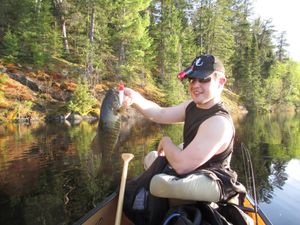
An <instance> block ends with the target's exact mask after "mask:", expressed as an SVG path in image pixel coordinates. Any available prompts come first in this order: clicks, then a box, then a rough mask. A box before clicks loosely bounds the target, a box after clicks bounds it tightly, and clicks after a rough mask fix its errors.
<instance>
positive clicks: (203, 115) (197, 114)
mask: <svg viewBox="0 0 300 225" xmlns="http://www.w3.org/2000/svg"><path fill="white" fill-rule="evenodd" d="M216 115H221V116H224V117H225V118H227V119H228V120H229V121H230V122H231V124H232V127H233V129H234V125H233V122H232V119H231V117H230V115H229V113H228V111H227V110H226V109H225V107H224V105H223V103H222V102H220V103H217V104H216V105H214V106H212V107H211V108H209V109H201V108H198V107H197V106H196V104H195V103H194V102H191V103H190V104H189V105H188V106H187V108H186V111H185V123H184V130H183V141H184V146H183V147H184V148H185V147H186V146H188V145H189V144H190V143H191V141H192V140H193V139H194V138H195V136H196V134H197V131H198V128H199V126H200V125H201V124H202V123H203V122H204V121H205V120H207V119H208V118H210V117H212V116H216ZM233 139H234V135H233V136H232V139H231V142H230V144H229V145H228V147H227V148H226V150H225V151H223V152H222V153H220V154H217V155H214V156H213V157H212V158H211V159H209V160H208V161H207V162H206V163H205V164H203V165H202V166H201V167H200V168H207V167H212V166H213V167H229V166H230V159H231V153H232V151H233Z"/></svg>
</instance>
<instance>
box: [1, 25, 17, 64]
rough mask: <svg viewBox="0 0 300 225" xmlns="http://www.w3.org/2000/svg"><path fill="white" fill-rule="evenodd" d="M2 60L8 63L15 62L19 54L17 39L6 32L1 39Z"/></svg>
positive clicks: (9, 32)
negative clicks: (2, 47) (2, 48)
mask: <svg viewBox="0 0 300 225" xmlns="http://www.w3.org/2000/svg"><path fill="white" fill-rule="evenodd" d="M3 46H4V55H5V56H4V59H6V60H7V61H9V62H15V61H16V59H17V57H18V54H19V44H18V38H17V36H16V35H15V34H13V33H12V32H11V30H8V31H7V32H6V33H5V35H4V37H3Z"/></svg>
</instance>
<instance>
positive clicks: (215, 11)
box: [0, 0, 300, 112]
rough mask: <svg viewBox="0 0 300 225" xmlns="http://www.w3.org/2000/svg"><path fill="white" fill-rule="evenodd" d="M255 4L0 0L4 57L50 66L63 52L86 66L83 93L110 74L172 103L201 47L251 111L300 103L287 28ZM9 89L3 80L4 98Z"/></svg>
mask: <svg viewBox="0 0 300 225" xmlns="http://www.w3.org/2000/svg"><path fill="white" fill-rule="evenodd" d="M252 4H253V0H252V1H251V0H152V1H151V0H22V1H19V0H1V9H0V60H1V62H3V63H15V64H18V63H22V64H26V65H33V66H34V67H36V68H44V69H45V70H47V69H48V70H51V68H50V66H49V61H50V60H51V59H53V58H59V59H63V60H65V61H68V62H70V63H73V64H76V65H80V66H81V67H82V68H83V70H80V71H81V72H78V77H77V79H78V82H80V83H82V85H80V86H79V87H81V90H77V92H80V91H81V92H84V91H86V90H88V91H89V90H92V89H93V88H94V87H95V84H99V83H102V82H106V81H110V82H116V83H119V82H124V83H126V85H128V86H139V87H141V88H145V89H147V88H148V90H156V91H158V92H160V93H163V95H161V96H163V98H164V102H165V104H176V103H178V102H180V101H182V100H183V99H184V98H186V96H187V93H186V86H185V84H184V83H181V82H179V81H178V80H177V76H176V75H177V74H178V72H179V71H181V70H182V69H184V68H186V67H187V66H189V65H190V63H191V62H192V60H193V59H194V58H195V56H197V55H199V54H204V53H208V54H213V55H215V56H217V57H218V58H220V59H221V60H222V61H223V62H224V64H225V68H226V76H227V78H228V82H227V89H229V90H230V91H232V92H234V93H236V94H238V95H239V97H240V100H241V101H242V102H243V104H244V106H245V107H246V108H247V110H248V111H256V112H257V111H259V112H269V111H275V110H278V109H285V110H286V109H292V110H297V108H299V106H300V82H299V80H300V67H299V62H296V61H294V60H292V59H291V58H290V57H289V55H288V51H287V47H288V43H287V39H286V33H285V32H284V31H277V30H276V29H275V27H274V26H273V25H272V21H271V20H262V19H261V18H254V16H253V15H254V14H253V6H252ZM52 67H53V66H52ZM61 73H63V72H62V71H61ZM0 74H1V73H0ZM1 76H2V75H1ZM65 76H68V75H65ZM3 80H4V79H3V78H2V79H1V78H0V84H1V82H4V81H3ZM82 87H85V88H82ZM3 95H4V94H3V90H1V89H0V99H1V96H2V97H3ZM88 104H94V103H93V101H90V102H89V103H88ZM70 105H71V106H70ZM69 106H70V107H71V108H72V104H69ZM73 106H74V104H73ZM73 108H74V110H75V111H76V107H73Z"/></svg>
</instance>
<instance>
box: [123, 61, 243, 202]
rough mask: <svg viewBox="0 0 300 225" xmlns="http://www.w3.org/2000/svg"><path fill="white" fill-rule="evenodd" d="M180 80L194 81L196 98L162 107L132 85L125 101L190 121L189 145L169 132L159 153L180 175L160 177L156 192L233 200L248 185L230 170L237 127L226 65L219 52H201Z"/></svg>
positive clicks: (155, 114)
mask: <svg viewBox="0 0 300 225" xmlns="http://www.w3.org/2000/svg"><path fill="white" fill-rule="evenodd" d="M178 78H179V79H181V80H183V79H188V80H189V84H188V90H189V93H190V96H191V100H188V101H186V102H183V103H181V104H179V105H176V106H171V107H161V106H159V105H158V104H156V103H154V102H152V101H150V100H147V99H146V98H144V97H143V96H142V95H141V94H139V93H138V92H136V91H134V90H132V89H130V88H125V90H124V95H125V99H124V103H123V104H124V105H125V106H132V107H134V108H135V109H137V110H138V111H139V112H140V113H142V114H143V115H144V116H145V117H146V118H148V119H150V120H152V121H154V122H157V123H162V124H172V123H178V122H184V130H183V149H181V148H180V147H178V146H177V145H176V144H175V143H173V142H172V140H171V139H170V137H168V136H164V137H163V138H162V139H161V140H160V143H159V146H158V148H157V151H156V155H158V156H165V157H166V159H167V161H168V164H169V165H170V166H171V167H172V169H173V171H175V172H176V174H171V175H170V174H159V175H156V176H154V177H153V178H152V180H151V186H150V191H151V193H152V194H153V195H154V196H157V197H164V198H175V199H185V200H198V201H209V202H220V201H227V200H228V199H229V198H231V197H233V196H235V195H236V194H237V193H238V192H239V191H240V189H243V186H242V185H240V184H239V183H238V182H237V176H236V173H235V172H234V171H233V170H231V169H230V159H231V155H232V151H233V141H234V134H235V128H234V125H233V122H232V119H231V117H230V115H229V113H228V111H227V110H226V109H225V107H224V105H223V103H222V100H221V93H222V91H223V88H224V85H225V83H226V77H225V69H224V65H223V63H222V62H221V61H220V60H219V59H218V58H216V57H215V56H213V55H200V56H198V57H196V58H195V59H194V61H193V62H192V64H191V66H190V67H188V68H187V69H185V70H184V71H182V72H181V73H179V75H178ZM151 154H152V155H153V154H155V153H153V152H151ZM148 157H149V156H148ZM195 174H196V175H197V176H195ZM241 186H242V187H241ZM195 189H196V190H195ZM242 192H244V190H243V191H242Z"/></svg>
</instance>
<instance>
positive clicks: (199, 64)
mask: <svg viewBox="0 0 300 225" xmlns="http://www.w3.org/2000/svg"><path fill="white" fill-rule="evenodd" d="M195 65H196V66H202V65H203V61H202V58H198V59H197V60H196V62H195Z"/></svg>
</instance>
